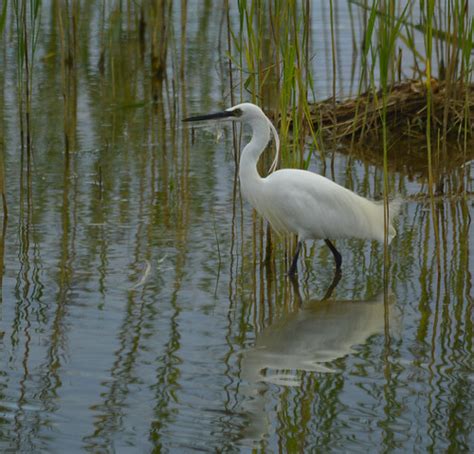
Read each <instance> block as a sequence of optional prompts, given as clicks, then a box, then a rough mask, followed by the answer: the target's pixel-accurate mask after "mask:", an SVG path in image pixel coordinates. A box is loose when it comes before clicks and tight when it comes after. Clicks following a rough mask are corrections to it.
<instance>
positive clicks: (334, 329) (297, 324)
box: [241, 293, 399, 440]
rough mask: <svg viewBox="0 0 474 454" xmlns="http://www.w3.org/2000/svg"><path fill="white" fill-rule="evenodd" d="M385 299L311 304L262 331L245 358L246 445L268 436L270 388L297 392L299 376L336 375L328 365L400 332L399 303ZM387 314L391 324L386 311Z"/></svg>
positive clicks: (243, 365)
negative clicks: (370, 341) (383, 335)
mask: <svg viewBox="0 0 474 454" xmlns="http://www.w3.org/2000/svg"><path fill="white" fill-rule="evenodd" d="M388 298H389V300H388V304H384V295H383V293H382V294H380V295H377V297H375V298H373V299H370V300H364V301H352V300H340V301H337V300H328V299H324V300H309V301H307V302H306V303H303V304H302V305H301V307H299V308H298V309H296V310H295V311H293V312H291V313H289V314H287V315H285V316H283V317H281V318H280V319H278V320H276V321H275V322H274V323H272V324H271V325H270V326H268V327H266V328H264V329H263V330H262V332H260V333H259V334H258V335H257V337H256V340H255V345H254V347H253V348H251V349H249V350H247V351H245V352H244V353H243V355H242V364H241V367H242V375H241V377H242V379H243V381H244V386H243V387H242V388H241V391H242V393H243V395H244V398H245V402H244V404H243V407H244V410H245V413H246V414H247V416H248V418H249V424H248V426H247V427H248V430H247V433H246V434H245V439H247V440H248V439H251V440H258V439H260V438H261V436H263V435H264V434H265V433H267V423H266V420H267V416H266V410H265V405H266V398H265V394H266V391H267V389H268V386H267V384H273V385H280V386H290V387H297V386H299V385H300V375H301V372H303V371H304V372H316V373H324V374H326V373H337V369H336V368H334V366H331V365H329V363H332V362H334V361H335V360H337V359H340V358H343V357H346V356H347V355H350V354H354V353H356V350H355V347H357V346H360V345H363V344H365V343H367V341H368V339H369V338H370V337H372V336H374V335H377V334H381V333H383V332H384V330H385V329H386V320H387V321H388V324H389V326H391V327H395V329H396V330H397V327H398V326H399V317H398V315H397V313H396V312H395V310H394V309H395V305H394V302H395V299H394V296H393V295H390V296H389V297H388ZM386 310H388V318H386V317H385V311H386Z"/></svg>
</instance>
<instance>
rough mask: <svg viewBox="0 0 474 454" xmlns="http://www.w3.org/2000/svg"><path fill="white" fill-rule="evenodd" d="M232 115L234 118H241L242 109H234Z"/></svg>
mask: <svg viewBox="0 0 474 454" xmlns="http://www.w3.org/2000/svg"><path fill="white" fill-rule="evenodd" d="M232 114H233V115H234V117H241V116H242V114H243V112H242V109H234V110H233V111H232Z"/></svg>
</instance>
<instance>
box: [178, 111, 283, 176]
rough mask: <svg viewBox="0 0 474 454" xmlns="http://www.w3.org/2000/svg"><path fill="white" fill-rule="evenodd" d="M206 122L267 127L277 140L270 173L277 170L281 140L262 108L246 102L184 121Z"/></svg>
mask: <svg viewBox="0 0 474 454" xmlns="http://www.w3.org/2000/svg"><path fill="white" fill-rule="evenodd" d="M205 120H232V121H240V122H243V123H248V124H250V125H252V127H253V126H254V125H255V124H260V125H262V124H263V125H266V126H267V127H268V130H269V131H271V133H272V134H273V138H274V139H275V145H276V154H275V159H274V161H273V163H272V165H271V167H270V172H273V171H274V170H276V168H277V165H278V159H279V153H280V139H279V137H278V133H277V131H276V129H275V127H274V126H273V124H272V122H271V121H270V120H269V119H268V117H267V116H266V115H265V114H264V113H263V111H262V109H260V107H258V106H256V105H255V104H252V103H249V102H244V103H242V104H237V105H236V106H233V107H229V108H228V109H226V110H223V111H222V112H216V113H211V114H207V115H198V116H196V117H189V118H185V119H184V120H183V121H185V122H191V121H205Z"/></svg>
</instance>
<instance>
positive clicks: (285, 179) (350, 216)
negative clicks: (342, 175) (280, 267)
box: [185, 103, 401, 275]
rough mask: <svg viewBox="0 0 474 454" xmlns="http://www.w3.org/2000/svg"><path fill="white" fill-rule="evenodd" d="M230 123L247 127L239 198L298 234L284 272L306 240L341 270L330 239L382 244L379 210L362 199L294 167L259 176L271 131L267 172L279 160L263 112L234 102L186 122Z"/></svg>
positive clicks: (394, 206)
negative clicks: (317, 243)
mask: <svg viewBox="0 0 474 454" xmlns="http://www.w3.org/2000/svg"><path fill="white" fill-rule="evenodd" d="M218 118H221V119H224V118H226V119H232V120H236V121H241V122H244V123H246V124H248V125H250V126H251V128H252V138H251V140H250V142H249V143H248V144H247V145H246V146H245V147H244V149H243V150H242V154H241V158H240V166H239V178H240V186H241V191H242V195H243V196H244V198H245V199H246V200H248V202H249V203H250V204H251V205H252V206H253V207H254V208H255V209H256V210H257V212H258V213H259V214H260V215H261V216H263V217H264V218H265V219H267V220H268V221H269V222H270V224H271V225H272V227H273V228H274V229H275V230H276V231H277V232H279V233H281V234H285V233H295V234H296V235H298V239H299V242H298V247H297V250H296V253H295V257H294V259H293V262H292V265H291V268H290V271H289V274H290V275H293V274H294V273H295V272H296V266H297V260H298V254H299V252H300V249H301V243H302V241H304V240H308V239H324V240H325V241H326V244H327V245H328V246H329V248H330V249H331V252H332V253H333V255H334V258H335V260H336V268H337V270H339V269H340V265H341V256H340V254H339V252H338V251H337V250H336V248H335V247H334V245H333V244H332V243H331V241H330V240H331V239H338V238H361V239H366V240H378V241H384V234H385V233H384V232H385V229H384V206H383V204H381V203H377V202H373V201H371V200H368V199H365V198H363V197H361V196H359V195H357V194H355V193H354V192H352V191H350V190H349V189H346V188H344V187H342V186H340V185H338V184H337V183H334V182H333V181H332V180H330V179H328V178H326V177H323V176H321V175H318V174H316V173H313V172H310V171H307V170H299V169H282V170H277V171H273V172H272V173H270V175H268V176H267V177H265V178H262V177H261V176H260V175H259V173H258V171H257V162H258V159H259V157H260V155H261V154H262V152H263V150H264V149H265V147H266V146H267V144H268V142H269V141H270V134H271V133H272V134H273V136H274V139H275V142H276V150H277V151H276V156H275V160H274V162H273V164H272V167H271V169H270V170H271V171H272V170H274V169H275V168H276V165H277V163H278V157H279V138H278V133H277V132H276V130H275V128H274V126H273V125H272V123H271V122H270V120H269V119H268V118H267V117H266V115H265V114H264V113H263V111H262V110H261V109H260V108H259V107H258V106H256V105H254V104H250V103H243V104H238V105H236V106H234V107H231V108H230V109H227V110H225V111H224V112H219V113H217V114H210V115H203V116H198V117H191V118H188V119H186V120H185V121H198V120H208V119H218ZM400 206H401V202H400V201H399V200H395V201H393V202H391V203H390V207H389V215H390V219H389V226H388V227H389V228H388V238H387V239H388V242H389V243H390V241H391V240H392V239H393V237H394V236H395V234H396V231H395V228H394V226H393V220H394V218H395V216H396V215H397V214H398V211H399V209H400Z"/></svg>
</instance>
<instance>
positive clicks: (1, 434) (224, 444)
mask: <svg viewBox="0 0 474 454" xmlns="http://www.w3.org/2000/svg"><path fill="white" fill-rule="evenodd" d="M209 5H210V4H208V7H210V6H209ZM211 6H212V5H211ZM191 7H192V5H191ZM85 14H88V15H90V17H89V16H86V18H88V19H89V20H88V23H89V24H91V25H90V27H91V29H92V30H93V31H94V30H95V28H94V27H96V26H97V27H98V25H97V24H98V23H100V18H99V17H98V16H96V13H94V12H93V11H88V12H86V13H85ZM97 14H98V13H97ZM206 17H207V16H206V10H203V11H202V14H201V12H200V13H199V14H196V15H190V16H189V29H188V41H187V46H188V49H189V62H188V63H187V75H188V82H187V84H186V86H180V87H174V88H173V87H171V84H170V86H169V87H168V89H167V90H165V89H164V91H163V92H164V93H165V95H164V96H163V98H159V99H158V100H157V103H156V104H152V103H151V102H149V101H148V99H147V96H146V93H149V91H150V86H149V82H148V80H149V79H148V77H147V69H146V66H142V63H140V61H139V59H138V57H136V55H135V53H134V51H135V50H136V42H135V41H134V38H133V37H129V36H121V37H120V39H119V40H118V41H117V43H116V44H117V46H116V47H114V49H115V52H116V54H114V55H113V56H111V58H114V62H115V63H114V64H115V65H116V66H115V68H116V71H117V74H118V76H116V78H115V79H114V81H115V82H114V84H112V83H111V82H110V79H109V78H108V77H107V74H106V75H105V76H103V75H101V74H100V71H99V70H98V68H97V61H98V59H99V56H98V52H97V48H96V47H95V45H94V43H95V41H94V40H98V39H99V38H98V33H95V32H91V33H90V42H89V43H88V47H87V49H89V52H84V53H82V54H81V57H80V59H81V60H80V62H81V64H80V69H79V70H78V74H77V86H78V88H79V89H78V91H77V115H76V119H77V126H76V128H75V132H74V133H73V134H72V136H71V138H72V142H71V144H72V147H71V149H72V151H71V153H70V154H69V156H68V157H67V156H66V154H65V151H64V142H63V140H64V136H63V131H64V129H63V115H62V109H63V100H62V97H61V93H60V89H59V88H58V87H60V84H61V82H60V76H59V66H58V65H57V61H56V59H55V58H54V57H46V55H47V46H46V45H45V46H44V47H42V46H40V49H39V50H38V52H39V55H40V56H42V58H41V59H40V60H39V63H38V65H37V67H36V73H35V77H36V79H35V90H36V93H37V96H36V97H35V99H34V105H33V108H34V115H33V122H32V131H33V132H32V136H33V151H32V154H31V161H28V154H27V152H26V151H25V150H24V149H23V151H22V148H21V146H20V136H19V132H18V131H19V128H18V117H17V111H16V102H15V97H16V92H15V90H14V88H13V87H14V81H15V79H14V77H15V70H14V64H13V62H14V60H13V59H14V52H13V50H11V49H10V47H8V46H3V47H2V52H3V54H2V59H3V60H2V61H6V62H8V63H10V65H2V69H0V81H1V84H0V87H1V88H2V91H1V93H2V97H1V98H0V99H1V100H2V103H1V104H2V106H3V116H2V121H1V132H2V138H3V143H4V154H5V164H6V184H7V199H8V207H9V217H8V222H7V223H6V224H4V230H3V236H2V243H1V248H0V252H1V258H2V260H3V265H4V268H3V270H2V275H1V277H2V281H1V284H2V286H1V306H0V330H1V332H0V335H1V337H0V353H1V358H2V361H1V364H2V366H1V371H0V415H1V417H0V446H1V447H2V449H3V450H5V451H7V450H9V451H18V452H39V451H47V452H77V451H91V452H112V451H118V452H122V451H125V450H129V451H130V452H149V451H152V450H153V449H156V450H157V452H158V451H159V450H165V451H174V452H183V451H195V450H201V451H215V450H229V451H249V450H250V449H252V448H261V449H262V450H266V451H269V452H277V451H302V450H315V449H316V448H318V450H320V451H321V452H328V451H336V452H338V451H343V452H347V451H354V452H360V451H363V450H364V451H371V452H372V451H374V450H380V451H403V452H425V451H434V452H440V451H445V450H450V451H452V452H461V451H468V449H469V446H473V442H474V439H473V432H472V414H471V413H472V399H473V397H474V395H473V394H474V392H473V382H474V374H473V370H472V360H473V357H472V331H473V324H472V322H473V320H472V313H473V312H472V307H473V296H472V295H473V292H472V273H473V270H474V259H473V257H472V254H471V248H472V242H473V241H474V233H473V228H472V226H471V222H470V218H471V217H472V215H473V212H474V210H473V206H474V200H473V199H472V196H471V195H469V194H472V192H473V189H474V188H473V179H472V170H471V167H470V164H468V165H467V166H466V167H465V168H454V169H450V173H449V174H448V175H446V177H445V179H446V184H445V187H446V188H447V189H448V190H450V191H451V192H450V193H449V194H447V195H446V196H443V197H438V198H436V200H435V202H434V203H433V204H431V202H430V199H429V198H428V197H427V194H426V180H425V175H424V173H423V171H422V170H420V169H415V170H413V168H411V167H408V168H405V169H403V166H401V168H397V171H394V172H392V173H391V175H390V185H391V188H392V189H393V190H396V191H397V192H400V193H401V194H402V195H403V196H404V198H405V200H406V203H405V205H404V207H403V210H402V213H401V216H400V222H399V226H398V235H397V237H396V238H395V240H394V241H393V243H392V244H391V246H390V256H391V263H390V267H389V270H388V276H387V281H386V285H384V276H383V248H382V246H381V245H379V244H377V243H372V242H365V241H359V240H350V241H338V242H337V247H338V249H339V250H340V252H341V253H342V255H343V275H342V278H341V280H340V281H339V282H338V284H337V286H336V287H335V288H334V289H333V291H332V293H331V295H330V296H329V299H327V300H324V298H325V297H328V289H329V288H330V287H331V283H332V281H333V259H332V256H331V254H330V253H329V251H328V250H327V248H326V247H325V246H324V243H323V242H316V243H314V244H313V243H308V244H307V245H306V247H305V250H304V259H303V260H302V261H301V262H300V273H299V276H298V284H297V285H292V284H291V283H290V282H289V280H288V279H287V278H286V277H285V274H284V273H285V271H286V265H287V264H286V261H287V257H286V256H285V247H284V246H285V243H284V241H283V240H277V242H276V246H275V252H274V255H273V258H272V260H271V262H270V263H269V264H267V265H265V264H264V260H263V259H264V256H265V227H264V226H263V225H262V223H261V222H260V221H259V220H258V218H256V217H255V215H254V214H253V213H252V211H251V210H250V208H249V206H248V205H247V204H246V203H241V200H240V197H239V193H238V188H237V187H236V180H235V164H234V158H233V155H232V151H231V150H232V135H231V130H230V129H229V128H225V129H224V130H223V131H221V130H219V133H217V132H216V130H215V129H214V128H213V127H206V128H198V129H196V130H194V131H191V130H190V129H189V128H187V127H182V126H181V125H180V123H179V121H178V120H179V116H181V115H184V114H185V113H191V112H192V113H198V112H206V111H208V110H212V109H215V108H216V106H217V104H219V102H220V100H221V93H223V92H225V90H226V86H225V82H220V80H221V79H220V75H219V68H217V67H216V65H215V64H214V63H215V58H214V57H215V40H214V41H213V40H212V39H211V38H212V36H215V35H212V33H214V34H216V33H217V30H216V28H217V27H218V25H216V24H214V25H213V26H212V25H207V24H206V23H205V19H206ZM42 21H43V24H44V33H45V34H46V36H47V37H49V39H50V40H51V42H52V41H53V36H52V33H51V30H50V28H49V21H50V17H49V16H48V15H47V14H45V15H44V17H43V19H42ZM206 27H208V28H209V29H211V30H214V31H213V32H212V33H211V32H210V34H209V35H206V36H207V37H208V38H209V37H211V38H209V39H206V36H205V37H204V38H202V36H201V38H200V40H197V38H196V37H197V36H199V34H200V33H201V31H202V30H204V29H206ZM213 27H214V28H213ZM46 42H48V40H46ZM51 45H52V44H51ZM211 50H212V51H213V52H214V53H213V52H211ZM212 55H214V57H212ZM129 65H133V67H134V68H135V65H136V68H137V70H136V71H134V72H132V73H131V74H128V73H127V77H125V76H123V74H124V73H125V72H126V71H127V68H128V66H129ZM121 74H122V76H120V75H121ZM220 84H222V85H220ZM173 90H175V91H173ZM224 98H225V95H224ZM225 102H227V99H225ZM173 103H177V104H178V105H179V106H181V107H180V110H179V113H178V114H177V117H175V115H174V112H175V110H174V109H173V108H170V106H172V105H173ZM182 106H184V107H182ZM218 135H221V136H222V137H220V138H219V139H218V137H217V136H218ZM245 137H246V136H244V140H245ZM406 147H407V145H406V144H403V143H401V144H397V146H396V148H393V149H392V150H391V152H393V153H394V154H399V153H403V152H404V151H406ZM333 164H334V165H333V166H332V165H331V155H330V154H329V155H328V157H327V162H326V166H323V163H322V161H321V160H320V159H319V158H317V157H315V158H314V160H313V164H312V169H313V170H315V171H319V172H323V171H324V169H327V170H326V173H327V175H328V176H329V177H333V178H334V179H335V181H337V182H338V183H341V184H343V185H345V186H347V187H350V188H352V189H353V190H355V191H356V192H358V193H360V194H362V195H365V196H368V197H372V198H376V197H378V196H379V194H380V193H381V192H382V171H381V169H380V168H379V167H377V166H376V165H374V164H371V163H369V162H368V161H363V160H362V159H360V158H359V157H358V156H357V155H352V156H348V155H345V154H342V153H335V154H334V163H333ZM331 168H333V169H334V172H333V175H332V174H331ZM462 182H463V183H464V186H465V189H466V191H467V194H468V195H467V196H466V197H462V196H460V195H459V194H457V195H454V192H456V191H455V190H456V189H457V188H458V187H459V185H460V184H461V183H462Z"/></svg>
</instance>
